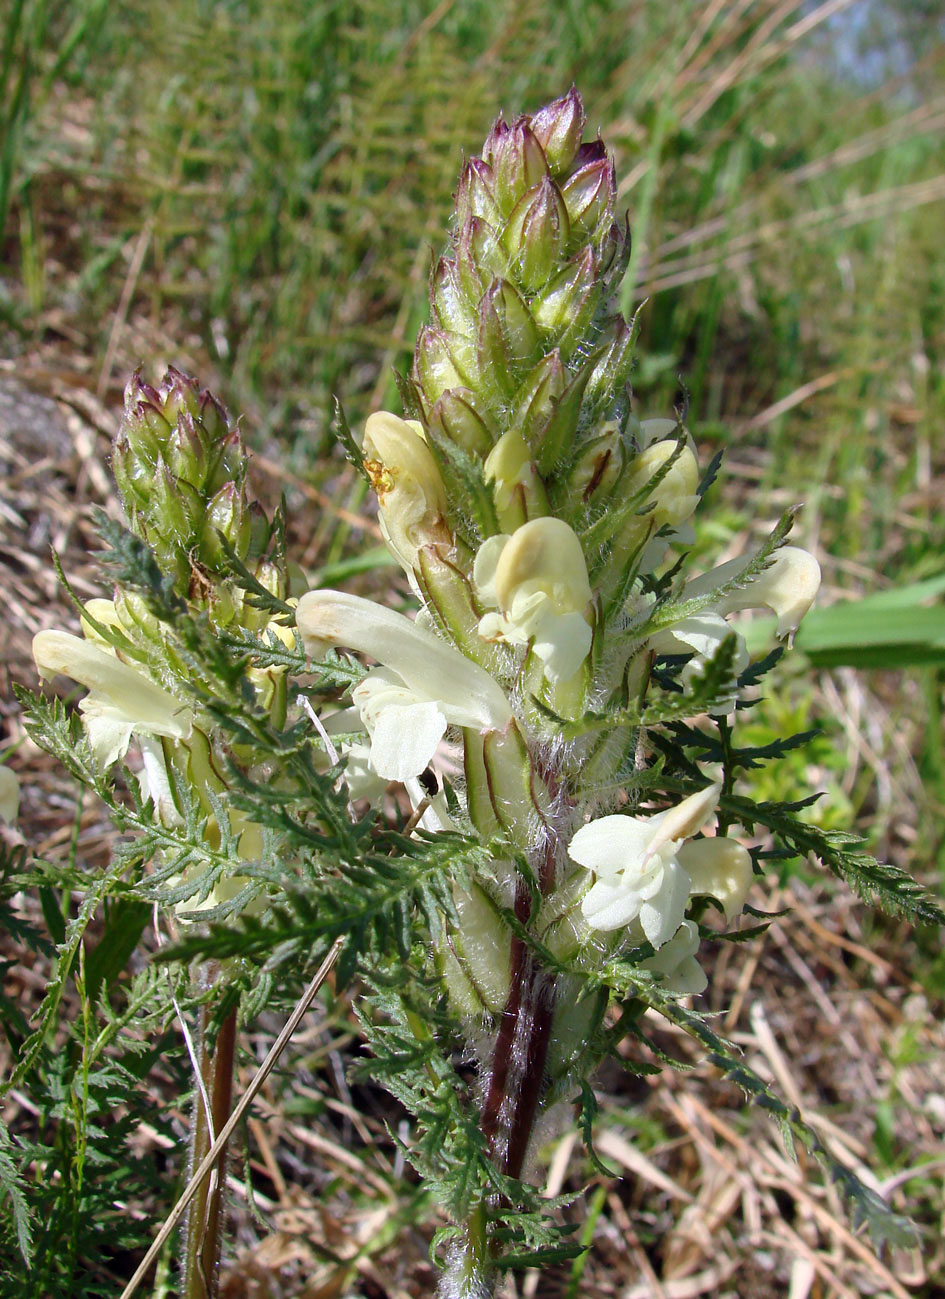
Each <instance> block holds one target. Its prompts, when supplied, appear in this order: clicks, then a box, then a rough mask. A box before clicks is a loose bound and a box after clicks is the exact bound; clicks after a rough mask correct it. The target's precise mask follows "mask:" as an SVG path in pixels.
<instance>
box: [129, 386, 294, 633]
mask: <svg viewBox="0 0 945 1299" xmlns="http://www.w3.org/2000/svg"><path fill="white" fill-rule="evenodd" d="M112 468H113V470H114V474H115V480H116V482H117V484H118V490H119V492H120V494H121V499H122V503H123V505H124V507H125V511H126V513H127V515H128V519H129V522H130V524H131V527H132V530H133V531H134V532H135V533H137V535H138V536H140V537H141V538H142V539H143V540H144V541H146V542H147V543H148V545H149V546H150V548H151V550H152V552H153V554H154V557H155V559H156V560H157V563H158V566H159V567H160V568H161V570H162V571H163V572H164V573H166V574H168V575H170V576H171V577H173V579H174V584H175V589H176V590H177V592H178V593H179V594H180V595H183V596H185V597H186V598H187V599H188V600H189V601H192V602H194V603H196V604H198V605H205V606H206V607H208V608H209V610H210V611H211V615H212V616H213V618H214V621H216V622H217V623H218V625H224V624H225V623H227V622H229V621H231V620H232V619H233V618H234V617H236V616H237V615H239V617H240V619H241V620H242V619H243V618H244V617H246V616H249V618H250V620H251V619H252V615H251V613H250V612H249V610H248V609H246V608H244V607H243V604H242V601H241V600H240V599H239V597H238V596H236V597H234V589H233V587H232V584H231V583H230V582H229V581H228V573H229V570H228V568H227V563H226V550H227V549H229V551H230V552H231V553H232V554H233V555H235V556H236V558H237V559H238V560H239V561H240V562H241V563H242V564H243V565H245V566H246V567H247V568H248V569H249V570H250V571H251V572H252V573H253V576H254V577H255V578H256V579H257V581H259V582H261V583H262V585H263V586H264V587H266V589H267V590H269V591H271V592H272V594H273V595H275V596H279V597H284V595H285V580H284V574H283V572H282V569H281V566H280V565H279V564H278V563H277V562H274V561H273V560H272V559H271V558H270V557H269V551H270V549H271V545H272V541H273V530H272V525H271V524H270V521H269V519H268V518H267V517H266V513H265V511H264V510H263V508H262V506H261V505H260V504H259V502H258V501H256V500H253V499H251V498H250V497H249V496H248V494H247V489H246V449H245V447H244V445H243V440H242V438H241V436H240V433H239V430H238V428H236V427H235V426H231V425H230V423H229V421H228V419H227V415H226V411H225V410H224V409H223V407H222V406H221V405H220V403H219V402H218V401H217V399H216V398H215V397H214V396H213V395H212V394H211V393H210V392H207V391H201V390H200V388H199V386H198V384H197V382H196V380H195V379H192V378H190V377H188V376H187V375H184V374H182V373H181V372H180V371H179V370H175V369H174V368H173V367H171V368H170V369H168V371H167V373H166V374H165V376H164V378H163V380H162V381H161V383H160V384H159V385H158V387H156V388H155V387H152V385H151V384H149V383H146V382H145V381H144V380H143V379H142V378H141V375H140V373H139V374H136V375H135V376H134V378H133V379H132V380H131V382H130V383H129V384H128V387H127V388H126V390H125V409H124V413H123V416H122V420H121V426H120V428H119V431H118V435H117V437H116V439H115V443H114V451H113V455H112ZM263 621H264V620H263ZM256 622H257V623H259V624H260V625H261V621H260V619H259V618H257V619H256Z"/></svg>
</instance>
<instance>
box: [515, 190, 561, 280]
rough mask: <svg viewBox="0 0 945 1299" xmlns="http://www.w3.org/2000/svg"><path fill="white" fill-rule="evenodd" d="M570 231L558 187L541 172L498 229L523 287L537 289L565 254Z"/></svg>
mask: <svg viewBox="0 0 945 1299" xmlns="http://www.w3.org/2000/svg"><path fill="white" fill-rule="evenodd" d="M570 234H571V227H570V222H569V220H568V212H567V208H566V207H565V205H564V200H563V199H562V197H561V191H560V190H559V189H558V187H557V185H555V183H554V181H553V180H552V179H551V177H550V176H545V178H544V180H542V182H541V183H540V184H539V185H536V186H534V187H533V188H532V189H529V190H526V192H525V193H524V194H523V195H522V197H521V198H520V199H519V201H518V203H516V205H515V207H514V208H513V209H512V212H511V214H510V216H509V219H508V222H507V223H506V226H505V229H504V230H503V232H502V243H503V245H504V247H505V250H506V252H507V253H508V255H509V257H510V259H511V261H512V264H513V266H514V268H515V272H516V274H517V277H518V279H519V280H520V282H521V284H522V286H523V287H524V288H525V289H526V290H528V291H534V290H535V289H540V288H541V287H542V286H543V285H544V284H545V283H546V282H547V281H548V279H549V278H550V276H551V274H552V272H553V271H554V270H555V268H556V267H557V265H558V264H559V262H560V261H561V260H562V258H563V257H564V255H565V252H566V249H567V245H568V240H569V238H570Z"/></svg>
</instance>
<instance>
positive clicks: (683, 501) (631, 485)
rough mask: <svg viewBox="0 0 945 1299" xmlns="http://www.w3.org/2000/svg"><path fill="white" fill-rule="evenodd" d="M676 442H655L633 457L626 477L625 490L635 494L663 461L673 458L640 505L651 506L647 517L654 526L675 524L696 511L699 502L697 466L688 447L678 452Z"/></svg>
mask: <svg viewBox="0 0 945 1299" xmlns="http://www.w3.org/2000/svg"><path fill="white" fill-rule="evenodd" d="M677 445H678V444H677V443H675V442H670V441H666V442H654V443H653V444H652V445H651V446H648V447H647V448H646V450H645V451H641V452H640V454H639V455H638V456H637V457H636V458H635V459H634V460H633V462H632V464H631V466H630V471H629V474H628V475H627V479H626V491H627V493H628V494H629V495H631V496H633V495H636V493H637V492H640V491H642V490H643V488H644V487H645V486H646V484H647V483H648V482H650V480H651V479H652V478H654V477H655V476H656V475H657V474H658V473H659V471H660V469H661V468H662V467H663V466H664V465H665V464H666V462H667V461H668V460H670V459H672V457H673V456H675V457H676V459H675V461H674V463H673V464H672V465H671V466H670V467H669V469H668V470H667V471H666V473H665V474H664V475H663V477H662V478H661V479H660V480H659V482H657V483H655V484H654V486H653V489H652V491H651V492H650V493H649V495H648V496H647V498H646V501H645V502H644V504H643V505H642V506H641V510H645V509H646V507H647V505H652V507H653V508H652V510H651V511H650V512H649V515H648V517H649V518H650V519H652V521H653V524H654V525H655V527H657V528H661V527H663V525H664V524H669V525H670V527H674V528H675V527H678V526H679V524H680V523H684V522H685V520H686V519H688V518H689V516H690V515H691V514H692V513H693V512H694V511H695V508H696V506H697V505H698V504H699V497H698V496H697V495H696V488H697V487H698V486H699V466H698V465H697V464H696V458H695V456H694V455H693V454H692V452H691V451H690V449H689V447H688V446H684V447H683V448H682V449H681V450H679V451H677Z"/></svg>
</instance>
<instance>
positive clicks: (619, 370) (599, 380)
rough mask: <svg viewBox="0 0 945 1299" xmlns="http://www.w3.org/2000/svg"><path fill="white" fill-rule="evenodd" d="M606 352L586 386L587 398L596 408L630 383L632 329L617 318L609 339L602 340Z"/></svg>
mask: <svg viewBox="0 0 945 1299" xmlns="http://www.w3.org/2000/svg"><path fill="white" fill-rule="evenodd" d="M604 346H605V348H606V350H604V351H603V352H602V354H601V355H600V357H599V359H598V360H597V362H596V364H595V366H594V372H593V374H592V375H591V378H590V381H589V382H588V385H587V398H588V401H589V402H591V404H592V405H594V406H597V405H601V404H604V403H606V402H608V401H609V400H610V399H611V396H612V394H613V393H615V392H621V391H622V390H623V388H624V387H625V386H626V384H628V383H629V382H630V371H631V369H632V367H633V329H632V327H631V326H630V325H628V324H627V322H626V321H625V320H623V319H620V318H618V319H617V320H616V321H615V322H614V324H613V325H612V327H611V330H610V338H609V340H608V339H605V340H604Z"/></svg>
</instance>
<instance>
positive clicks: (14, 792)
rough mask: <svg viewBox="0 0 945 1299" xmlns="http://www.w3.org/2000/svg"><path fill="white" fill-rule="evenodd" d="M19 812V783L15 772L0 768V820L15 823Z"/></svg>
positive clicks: (4, 767)
mask: <svg viewBox="0 0 945 1299" xmlns="http://www.w3.org/2000/svg"><path fill="white" fill-rule="evenodd" d="M19 810H20V782H19V780H18V779H17V776H16V772H15V771H11V770H10V768H9V767H6V766H0V820H2V821H15V820H16V814H17V812H18V811H19Z"/></svg>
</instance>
